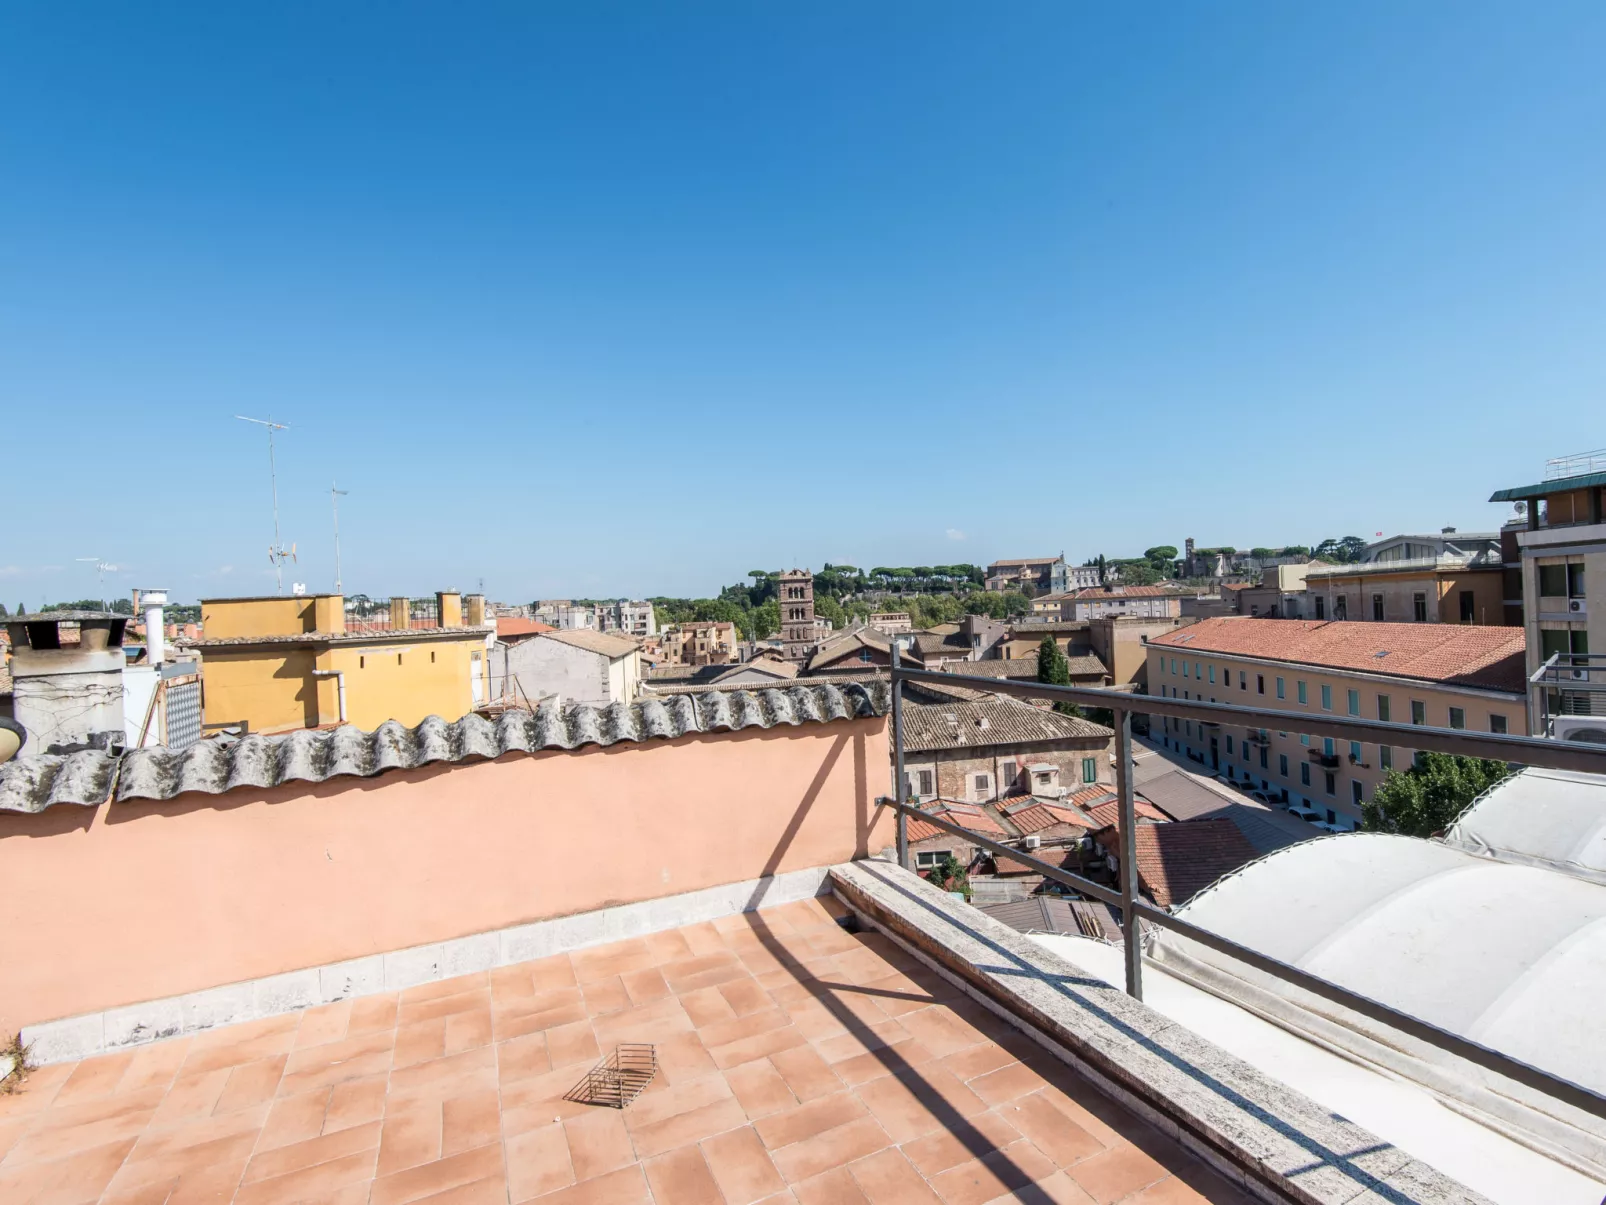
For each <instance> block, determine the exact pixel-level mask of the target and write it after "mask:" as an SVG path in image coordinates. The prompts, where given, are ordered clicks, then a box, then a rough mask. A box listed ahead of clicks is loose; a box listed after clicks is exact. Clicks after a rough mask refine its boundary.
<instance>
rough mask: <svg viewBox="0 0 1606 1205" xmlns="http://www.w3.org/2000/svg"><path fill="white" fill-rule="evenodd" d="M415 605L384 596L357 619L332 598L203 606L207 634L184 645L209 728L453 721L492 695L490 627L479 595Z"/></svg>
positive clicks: (445, 596)
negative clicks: (199, 677) (193, 660)
mask: <svg viewBox="0 0 1606 1205" xmlns="http://www.w3.org/2000/svg"><path fill="white" fill-rule="evenodd" d="M422 601H424V600H413V599H408V598H392V599H390V600H389V601H388V603H387V604H386V606H385V609H384V610H383V611H377V612H375V613H371V614H365V615H363V616H361V617H359V616H358V615H357V614H356V613H348V611H347V608H346V603H345V599H344V597H343V596H342V595H339V594H306V595H296V596H293V597H289V598H286V597H284V596H282V595H277V596H269V597H265V598H203V599H202V600H201V626H202V628H203V630H204V632H205V636H204V638H203V639H201V640H197V641H195V642H193V644H192V645H191V646H190V647H193V648H195V649H197V650H198V651H199V652H200V654H201V664H202V672H203V680H204V683H205V692H204V697H205V720H206V723H207V724H208V725H210V726H213V727H216V726H217V725H219V724H231V725H232V724H241V725H245V726H246V727H247V728H248V729H249V730H250V731H251V732H288V731H292V730H294V729H297V728H318V727H324V726H329V725H333V724H342V723H350V724H355V725H357V726H358V727H360V728H364V729H369V730H371V729H374V728H377V727H379V725H380V724H382V723H384V722H385V721H386V720H396V721H398V722H400V723H402V724H406V725H408V726H412V725H415V724H418V723H420V722H421V721H422V720H424V719H425V718H426V717H428V716H432V715H434V716H439V717H440V718H441V719H443V720H456V719H460V718H462V717H463V716H464V715H467V714H468V713H469V712H470V711H472V710H474V709H475V708H476V707H478V706H481V705H482V704H483V703H484V702H485V701H486V699H487V697H488V695H489V685H490V683H489V678H490V660H489V658H488V657H487V646H488V645H490V644H493V643H494V641H495V634H496V629H495V628H494V627H493V626H491V625H490V624H488V623H486V622H485V601H484V599H483V598H481V597H480V596H478V595H469V596H468V597H467V598H464V597H463V596H462V595H460V594H457V593H454V592H444V593H440V594H437V595H436V596H435V598H434V600H433V604H434V605H433V606H432V607H429V606H426V607H419V606H417V605H416V603H418V602H422ZM421 612H427V614H424V613H421Z"/></svg>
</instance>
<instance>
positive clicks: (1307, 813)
mask: <svg viewBox="0 0 1606 1205" xmlns="http://www.w3.org/2000/svg"><path fill="white" fill-rule="evenodd" d="M1288 811H1289V813H1290V814H1292V815H1295V816H1298V817H1299V818H1300V819H1301V820H1304V821H1307V822H1308V823H1310V824H1316V823H1318V822H1319V821H1320V820H1321V818H1322V814H1321V813H1320V812H1318V811H1315V810H1314V809H1312V808H1308V807H1306V806H1305V805H1304V804H1302V803H1295V804H1290V805H1289V808H1288Z"/></svg>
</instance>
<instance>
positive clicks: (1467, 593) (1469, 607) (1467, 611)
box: [1461, 590, 1476, 623]
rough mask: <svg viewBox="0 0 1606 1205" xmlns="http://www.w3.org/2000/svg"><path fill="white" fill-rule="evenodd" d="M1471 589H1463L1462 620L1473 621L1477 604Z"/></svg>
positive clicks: (1465, 621) (1464, 621) (1463, 621)
mask: <svg viewBox="0 0 1606 1205" xmlns="http://www.w3.org/2000/svg"><path fill="white" fill-rule="evenodd" d="M1475 605H1476V604H1475V602H1474V600H1473V596H1472V591H1471V590H1463V591H1461V622H1462V623H1471V622H1472V619H1473V608H1474V606H1475Z"/></svg>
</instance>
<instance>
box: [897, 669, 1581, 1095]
mask: <svg viewBox="0 0 1606 1205" xmlns="http://www.w3.org/2000/svg"><path fill="white" fill-rule="evenodd" d="M891 679H892V760H893V780H892V781H893V795H892V796H890V797H883V799H882V800H881V802H882V803H883V804H885V805H886V806H890V807H891V808H892V809H893V810H894V811H895V812H896V814H897V857H898V865H900V866H901V867H903V869H905V870H912V868H911V867H910V865H909V817H910V816H914V817H916V818H918V819H919V820H920V821H921V823H923V824H929V825H931V826H932V827H934V828H939V829H942V830H944V831H945V832H949V833H952V834H953V835H954V836H956V837H962V838H964V839H965V840H966V841H969V842H971V843H972V844H974V845H976V846H978V847H980V848H982V849H985V850H987V851H988V852H990V853H993V854H1001V855H1003V856H1005V857H1008V858H1010V859H1012V860H1014V861H1016V862H1019V863H1021V864H1022V865H1024V866H1028V867H1030V868H1031V869H1032V870H1034V871H1036V872H1037V873H1038V874H1041V875H1042V876H1043V877H1044V878H1046V879H1051V880H1053V881H1054V882H1056V883H1060V884H1062V885H1064V886H1066V887H1069V888H1071V889H1072V890H1074V891H1076V892H1079V893H1080V894H1082V895H1085V896H1088V897H1090V898H1092V899H1095V900H1098V901H1100V902H1102V903H1105V904H1109V905H1111V906H1112V907H1115V908H1118V909H1120V911H1121V933H1122V944H1123V946H1124V952H1125V959H1124V961H1125V965H1126V990H1127V994H1128V995H1131V996H1133V997H1135V998H1136V999H1139V1000H1141V999H1143V934H1142V925H1143V922H1144V921H1148V922H1150V923H1152V924H1156V925H1159V926H1160V927H1161V928H1163V929H1169V930H1171V931H1172V932H1173V933H1177V934H1179V935H1180V936H1183V937H1186V938H1188V939H1189V940H1191V941H1196V942H1198V943H1199V944H1200V945H1202V946H1205V947H1206V948H1208V949H1211V950H1214V951H1215V952H1216V953H1218V954H1225V955H1226V956H1227V957H1229V958H1234V959H1237V960H1238V961H1239V962H1242V963H1244V964H1246V965H1248V966H1251V967H1253V968H1255V969H1256V970H1258V971H1262V972H1264V973H1266V974H1268V975H1271V976H1273V977H1275V978H1277V979H1281V980H1283V981H1284V982H1286V983H1290V984H1293V985H1294V986H1295V987H1298V988H1301V989H1303V990H1304V991H1307V992H1310V993H1311V994H1312V995H1316V996H1320V997H1321V998H1322V999H1324V1000H1329V1001H1331V1002H1333V1003H1334V1004H1338V1005H1341V1006H1342V1007H1344V1008H1347V1009H1350V1010H1351V1011H1353V1012H1356V1013H1359V1014H1360V1015H1361V1016H1363V1017H1368V1018H1370V1019H1371V1020H1374V1021H1378V1022H1381V1023H1382V1024H1384V1025H1388V1026H1391V1027H1393V1028H1394V1029H1397V1030H1399V1031H1400V1032H1401V1033H1404V1034H1407V1035H1409V1036H1410V1037H1413V1038H1415V1039H1417V1040H1418V1041H1421V1042H1426V1043H1427V1044H1428V1045H1430V1046H1434V1047H1437V1048H1438V1049H1440V1050H1443V1051H1446V1052H1448V1053H1450V1054H1453V1055H1456V1056H1457V1057H1459V1058H1463V1059H1465V1060H1467V1062H1469V1063H1472V1064H1474V1065H1476V1066H1479V1067H1482V1068H1484V1069H1485V1070H1487V1071H1492V1072H1494V1073H1495V1074H1497V1075H1502V1076H1505V1077H1506V1078H1507V1079H1510V1080H1512V1081H1513V1082H1515V1083H1519V1084H1522V1085H1523V1086H1525V1087H1528V1088H1532V1089H1534V1090H1535V1091H1538V1092H1542V1093H1544V1094H1545V1095H1547V1096H1550V1097H1553V1098H1554V1099H1556V1100H1559V1101H1562V1102H1564V1103H1566V1104H1568V1105H1571V1106H1572V1107H1574V1108H1577V1109H1580V1110H1582V1111H1584V1112H1586V1113H1589V1114H1590V1115H1592V1116H1594V1117H1598V1118H1602V1119H1606V1096H1601V1095H1600V1094H1599V1093H1596V1092H1593V1091H1591V1090H1590V1089H1588V1088H1586V1087H1584V1086H1583V1085H1581V1084H1576V1083H1573V1082H1572V1081H1571V1080H1566V1079H1562V1078H1561V1077H1559V1076H1555V1075H1552V1074H1550V1073H1549V1072H1547V1071H1541V1070H1540V1069H1539V1068H1537V1067H1535V1066H1533V1065H1532V1064H1530V1063H1525V1062H1522V1061H1521V1060H1520V1059H1514V1058H1512V1057H1511V1056H1509V1055H1506V1054H1502V1053H1501V1052H1500V1051H1498V1050H1494V1049H1491V1048H1490V1047H1488V1046H1484V1045H1482V1044H1480V1043H1478V1042H1473V1041H1470V1040H1469V1039H1467V1038H1464V1037H1462V1036H1460V1035H1459V1034H1454V1033H1451V1032H1450V1031H1449V1030H1446V1029H1440V1028H1439V1027H1438V1026H1437V1025H1433V1024H1430V1023H1429V1022H1427V1021H1423V1020H1421V1019H1420V1018H1417V1017H1413V1016H1411V1015H1410V1014H1408V1013H1403V1012H1401V1011H1399V1010H1398V1009H1396V1008H1393V1007H1391V1006H1389V1005H1387V1004H1384V1003H1382V1002H1381V1001H1379V1000H1373V999H1372V998H1371V997H1369V996H1362V995H1359V994H1358V993H1356V992H1352V991H1350V990H1349V989H1348V988H1345V987H1340V986H1339V985H1338V984H1336V983H1333V982H1330V981H1329V980H1326V979H1322V978H1320V977H1319V976H1316V975H1312V974H1310V973H1309V972H1308V971H1304V970H1301V969H1300V968H1299V967H1296V966H1293V965H1291V964H1289V963H1286V962H1283V961H1281V960H1279V959H1276V958H1271V957H1268V956H1267V955H1265V954H1262V953H1260V952H1259V951H1258V950H1254V949H1251V948H1250V947H1249V946H1244V945H1240V944H1239V943H1237V942H1235V941H1233V940H1231V939H1230V938H1226V937H1222V936H1221V935H1220V934H1218V933H1214V932H1211V931H1210V930H1209V929H1203V928H1200V927H1199V926H1198V925H1195V924H1193V923H1192V922H1191V921H1186V920H1183V919H1182V918H1181V917H1178V916H1173V915H1172V914H1171V913H1169V912H1167V911H1166V910H1165V909H1163V908H1158V907H1156V906H1155V905H1153V904H1151V903H1149V902H1148V901H1147V900H1144V899H1143V898H1142V897H1141V896H1140V895H1139V894H1138V887H1139V885H1138V874H1137V841H1136V840H1135V839H1134V838H1133V837H1132V834H1133V833H1134V832H1135V831H1136V829H1137V815H1136V802H1135V794H1134V789H1133V782H1132V767H1133V764H1134V763H1133V760H1132V716H1133V714H1134V713H1137V714H1140V715H1148V716H1162V717H1169V718H1172V719H1190V720H1198V719H1200V718H1201V717H1219V718H1220V722H1222V723H1232V724H1238V725H1243V726H1245V727H1261V726H1270V727H1276V726H1278V725H1279V724H1281V725H1283V726H1286V725H1287V723H1288V718H1289V717H1288V713H1287V712H1283V711H1272V710H1267V709H1264V708H1257V707H1239V706H1236V705H1234V704H1230V703H1204V702H1200V701H1198V700H1194V699H1186V700H1184V699H1170V698H1156V697H1152V696H1149V695H1140V696H1134V695H1130V694H1127V693H1125V692H1123V691H1116V690H1108V689H1102V688H1096V687H1085V686H1053V685H1050V684H1048V683H1045V682H1016V681H1011V680H1009V679H1002V680H1000V679H997V678H978V677H974V676H972V675H969V674H947V673H937V672H934V671H931V670H923V669H910V668H907V667H905V666H904V665H903V663H902V661H901V660H900V658H899V656H898V649H897V646H896V645H894V646H893V650H892V667H891ZM905 682H915V683H919V682H928V683H932V684H934V685H938V686H941V685H949V686H954V685H960V686H969V687H971V688H972V689H975V690H981V691H988V692H990V693H993V694H1007V695H1012V696H1015V697H1017V698H1037V699H1042V698H1053V699H1055V700H1062V701H1064V702H1068V703H1075V704H1077V705H1079V706H1083V707H1094V708H1105V709H1107V710H1109V711H1110V712H1111V713H1112V714H1113V716H1114V725H1113V726H1114V729H1115V782H1116V798H1117V800H1118V807H1119V816H1120V820H1119V823H1118V831H1119V832H1120V833H1122V834H1125V836H1124V837H1123V839H1122V840H1121V842H1120V850H1119V854H1120V857H1119V876H1120V877H1119V888H1118V889H1111V888H1110V887H1107V886H1105V885H1104V884H1102V883H1095V882H1094V881H1093V880H1091V879H1088V878H1084V877H1083V876H1081V875H1079V874H1075V873H1073V872H1071V871H1068V870H1065V869H1063V868H1062V867H1059V866H1055V865H1053V864H1052V863H1049V862H1045V861H1043V860H1042V859H1041V858H1038V857H1035V856H1033V855H1032V854H1030V853H1028V852H1027V851H1025V850H1023V849H1018V848H1016V847H1014V846H1012V845H1009V844H1007V843H1005V842H1004V841H1000V840H997V839H995V838H993V837H989V836H987V835H986V834H984V833H978V832H976V831H974V830H973V829H967V828H964V827H963V826H961V825H958V824H955V823H953V822H952V821H950V820H948V819H947V818H946V817H944V816H940V815H936V814H933V813H931V812H926V811H923V810H922V809H920V808H919V807H917V806H915V805H913V804H909V803H905V802H902V797H903V791H904V756H903V744H904V731H903V684H904V683H905ZM1299 726H1300V727H1301V728H1302V729H1306V730H1308V731H1309V733H1310V734H1312V735H1314V736H1331V737H1333V738H1335V739H1342V740H1370V741H1373V742H1376V743H1380V744H1385V745H1396V746H1403V747H1406V748H1413V749H1418V750H1424V751H1427V752H1433V753H1459V754H1462V755H1465V756H1470V757H1483V758H1492V759H1494V760H1498V761H1505V762H1516V763H1521V764H1523V765H1528V766H1537V767H1543V768H1547V769H1554V770H1578V771H1583V772H1585V773H1594V774H1606V749H1597V748H1591V747H1590V746H1588V745H1579V744H1575V743H1571V742H1560V741H1549V740H1541V739H1536V738H1533V737H1524V736H1510V735H1506V734H1502V733H1492V732H1491V733H1483V732H1468V731H1467V730H1465V729H1460V728H1428V727H1425V726H1419V725H1414V724H1392V723H1383V722H1381V721H1377V720H1358V719H1340V718H1337V717H1327V716H1309V717H1306V716H1301V717H1300V718H1299Z"/></svg>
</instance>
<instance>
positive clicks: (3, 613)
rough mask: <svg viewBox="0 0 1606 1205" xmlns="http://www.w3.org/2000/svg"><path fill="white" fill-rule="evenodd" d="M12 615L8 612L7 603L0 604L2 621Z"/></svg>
mask: <svg viewBox="0 0 1606 1205" xmlns="http://www.w3.org/2000/svg"><path fill="white" fill-rule="evenodd" d="M10 614H11V612H10V611H7V610H6V604H5V603H0V619H4V618H6V616H8V615H10Z"/></svg>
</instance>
